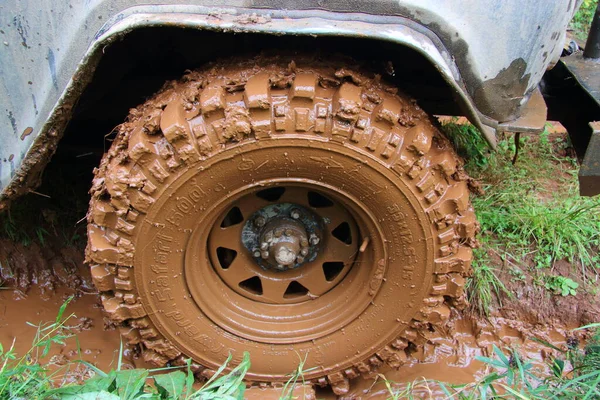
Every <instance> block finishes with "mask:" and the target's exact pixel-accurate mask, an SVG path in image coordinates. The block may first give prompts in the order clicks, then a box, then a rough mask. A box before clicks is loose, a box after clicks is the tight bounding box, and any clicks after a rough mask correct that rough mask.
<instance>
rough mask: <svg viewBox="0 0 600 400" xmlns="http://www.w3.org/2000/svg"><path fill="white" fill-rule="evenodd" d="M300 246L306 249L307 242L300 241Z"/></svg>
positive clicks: (304, 240)
mask: <svg viewBox="0 0 600 400" xmlns="http://www.w3.org/2000/svg"><path fill="white" fill-rule="evenodd" d="M300 246H302V247H308V240H306V239H302V240H301V241H300Z"/></svg>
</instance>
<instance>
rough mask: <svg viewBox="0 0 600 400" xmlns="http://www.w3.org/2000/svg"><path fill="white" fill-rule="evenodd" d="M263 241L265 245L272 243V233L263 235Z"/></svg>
mask: <svg viewBox="0 0 600 400" xmlns="http://www.w3.org/2000/svg"><path fill="white" fill-rule="evenodd" d="M264 240H265V242H267V243H271V242H272V241H273V232H271V231H269V232H267V233H265V237H264Z"/></svg>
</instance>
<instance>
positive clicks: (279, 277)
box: [208, 185, 360, 304]
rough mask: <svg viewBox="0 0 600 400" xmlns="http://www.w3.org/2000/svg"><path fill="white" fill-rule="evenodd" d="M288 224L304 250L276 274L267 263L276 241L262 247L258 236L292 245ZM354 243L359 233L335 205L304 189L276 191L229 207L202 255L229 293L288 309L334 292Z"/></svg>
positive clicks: (257, 193) (352, 255) (251, 196)
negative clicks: (207, 256) (298, 235)
mask: <svg viewBox="0 0 600 400" xmlns="http://www.w3.org/2000/svg"><path fill="white" fill-rule="evenodd" d="M242 210H243V211H242ZM293 217H296V218H293ZM294 224H295V225H298V226H299V229H302V230H303V231H304V232H303V233H305V236H303V237H302V238H301V239H300V240H296V241H297V242H301V241H302V242H303V243H304V244H305V245H306V246H305V247H301V246H296V247H301V248H299V249H296V250H300V251H304V253H305V254H302V253H300V252H296V253H294V258H295V260H294V261H295V262H293V263H291V265H289V266H286V267H283V268H284V270H282V265H279V268H277V267H276V266H275V261H276V260H273V257H274V255H273V253H274V252H275V251H276V246H277V244H279V243H277V244H275V245H273V241H275V240H277V237H269V238H268V239H269V240H270V241H271V243H267V241H264V240H262V239H261V236H262V237H264V236H265V234H266V235H269V236H279V237H281V238H284V239H285V238H286V237H287V238H291V240H290V241H289V243H291V244H292V245H294V244H297V243H294V240H293V239H294V238H295V237H294V233H295V232H296V231H297V230H299V229H294ZM273 226H274V228H273ZM273 231H275V233H274V235H272V232H273ZM288 233H289V234H288ZM359 240H360V237H359V228H358V226H357V225H356V222H355V221H354V218H353V217H352V215H351V214H350V213H349V212H348V210H347V209H346V208H345V207H343V206H342V205H341V204H339V203H337V202H334V201H332V200H331V199H329V198H328V197H327V196H325V195H323V194H321V193H319V192H317V191H314V190H312V189H311V188H310V187H307V186H287V185H279V186H274V187H272V188H269V189H261V190H257V191H254V192H251V193H249V194H246V195H244V196H242V197H241V198H239V199H238V200H237V201H235V202H233V203H232V204H231V206H230V208H229V210H228V211H226V213H225V214H224V215H223V214H221V216H219V218H217V220H216V223H215V224H214V225H213V228H212V229H211V232H210V235H209V238H208V251H209V254H210V260H211V264H212V267H213V269H214V270H215V272H216V273H217V274H218V275H219V276H220V277H221V279H222V280H223V282H224V283H225V284H226V285H227V286H228V287H229V288H231V289H232V290H234V291H236V292H237V293H239V294H241V295H242V296H245V297H247V298H249V299H252V300H255V301H257V302H263V303H270V304H293V303H301V302H303V301H308V300H312V299H315V298H317V297H320V296H322V295H323V294H325V293H327V292H328V291H329V290H332V289H333V288H335V287H336V286H337V285H338V284H339V283H340V282H341V281H342V280H343V279H344V277H346V275H347V273H348V271H349V270H350V269H351V268H352V267H353V266H354V264H355V260H356V258H357V256H358V253H359V244H360V243H359ZM269 244H270V246H269ZM261 246H262V247H263V248H262V249H261ZM241 253H245V254H241ZM238 255H239V257H238ZM249 258H252V259H253V261H254V262H252V261H250V260H249Z"/></svg>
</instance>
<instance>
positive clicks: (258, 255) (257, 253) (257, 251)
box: [253, 249, 260, 258]
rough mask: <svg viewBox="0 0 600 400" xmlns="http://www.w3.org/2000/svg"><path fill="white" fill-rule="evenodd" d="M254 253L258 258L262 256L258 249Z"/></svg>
mask: <svg viewBox="0 0 600 400" xmlns="http://www.w3.org/2000/svg"><path fill="white" fill-rule="evenodd" d="M253 255H254V257H256V258H258V257H260V250H258V249H256V250H254V253H253Z"/></svg>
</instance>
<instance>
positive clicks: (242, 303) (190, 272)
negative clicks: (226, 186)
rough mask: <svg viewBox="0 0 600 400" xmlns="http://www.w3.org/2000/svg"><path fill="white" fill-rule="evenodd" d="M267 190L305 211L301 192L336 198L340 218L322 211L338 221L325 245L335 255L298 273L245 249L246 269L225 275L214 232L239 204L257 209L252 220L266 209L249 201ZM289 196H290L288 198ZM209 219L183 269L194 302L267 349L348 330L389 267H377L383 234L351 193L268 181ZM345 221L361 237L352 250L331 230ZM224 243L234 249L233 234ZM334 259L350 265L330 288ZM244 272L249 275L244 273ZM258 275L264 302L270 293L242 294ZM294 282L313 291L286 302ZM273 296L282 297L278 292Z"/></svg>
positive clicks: (241, 256) (231, 199) (232, 198)
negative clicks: (266, 264) (265, 263)
mask: <svg viewBox="0 0 600 400" xmlns="http://www.w3.org/2000/svg"><path fill="white" fill-rule="evenodd" d="M265 188H267V189H269V188H285V191H284V195H282V196H281V197H280V198H279V199H278V200H279V201H282V202H284V203H288V202H289V201H290V200H291V199H295V200H296V203H293V204H295V205H299V204H297V202H298V199H300V198H301V197H302V196H300V194H303V193H309V192H313V193H319V194H320V195H321V196H323V197H324V198H326V199H330V201H331V202H332V203H333V206H332V207H333V209H334V210H335V212H333V213H324V212H323V211H322V210H321V211H320V212H321V213H323V216H325V215H329V216H330V217H334V219H333V220H331V221H330V224H329V225H331V226H335V227H334V228H328V229H325V231H326V232H327V231H329V233H328V234H325V235H324V243H325V244H326V245H325V246H324V247H329V250H330V251H325V252H322V253H320V254H319V255H318V256H317V257H316V258H315V260H313V261H312V262H309V263H307V264H305V265H301V266H299V267H298V268H294V269H290V270H287V271H277V272H273V271H268V270H264V269H262V268H261V267H260V266H258V264H257V263H256V262H255V260H254V259H253V257H252V254H251V253H250V252H249V251H247V249H242V248H239V252H238V253H237V256H236V257H235V259H238V260H239V261H238V262H240V264H242V263H243V264H242V265H244V266H246V268H240V270H235V269H231V265H233V264H231V265H230V266H229V268H226V269H223V268H222V267H221V266H220V265H219V254H217V251H216V249H218V248H219V247H223V243H222V242H217V241H215V237H212V238H211V236H212V234H214V230H216V228H217V227H219V228H220V224H221V223H222V221H223V218H224V216H225V215H227V213H228V212H229V210H231V209H232V208H234V207H236V204H237V205H248V204H252V203H253V206H251V207H249V208H248V209H245V208H244V209H243V210H241V214H242V216H243V215H244V214H246V215H253V214H254V213H256V211H257V210H260V209H261V208H262V207H264V206H268V205H269V202H268V201H263V202H258V201H256V199H254V201H253V202H251V201H248V198H252V197H253V196H254V197H255V196H256V193H260V192H261V191H264V190H265ZM285 192H287V193H288V195H287V196H286V195H285ZM288 196H290V197H288ZM240 200H241V201H240ZM308 205H309V206H310V204H308ZM324 208H327V207H324ZM315 209H318V208H315ZM342 210H343V211H342ZM209 214H211V215H213V218H212V219H211V220H210V221H211V225H210V226H211V227H212V229H210V230H208V229H204V230H202V229H194V230H193V231H194V233H193V234H192V236H191V237H190V241H189V242H188V246H187V251H186V257H185V267H184V269H185V278H186V281H187V285H188V288H189V291H190V293H191V295H192V299H193V300H194V301H195V302H196V304H197V306H198V308H199V309H201V310H203V311H204V312H205V313H206V315H207V316H208V317H209V318H210V319H211V320H212V321H213V322H214V323H215V324H217V325H218V326H219V327H221V328H222V329H224V330H225V331H227V332H229V333H231V334H235V335H239V336H241V337H244V338H245V339H248V340H253V341H257V342H262V343H290V344H291V343H296V342H299V341H307V340H314V339H316V338H320V337H323V336H326V335H327V334H329V333H331V332H334V331H337V330H339V329H342V328H343V327H344V326H345V325H347V324H348V323H350V322H351V321H353V320H354V319H356V318H357V317H358V316H359V315H360V314H361V313H362V312H363V311H364V309H365V308H366V307H368V306H369V304H370V303H371V300H372V298H373V295H374V294H375V293H376V290H375V291H374V290H372V289H371V288H369V287H368V285H365V284H364V283H365V282H366V281H368V280H369V277H370V276H372V275H373V274H375V273H376V271H375V270H380V271H383V270H384V269H385V262H384V261H380V262H379V263H378V262H375V260H385V258H384V257H382V255H383V254H384V249H383V241H382V240H381V236H378V235H377V234H376V232H378V228H377V224H376V222H375V220H374V218H372V216H371V215H370V213H369V211H368V210H366V209H364V208H362V207H361V204H360V202H359V201H358V200H357V199H355V198H353V197H352V196H351V195H350V194H349V193H344V192H343V191H340V190H339V189H336V188H333V187H329V186H327V185H324V184H323V183H320V182H317V181H310V180H305V179H303V180H295V179H286V178H282V179H272V180H269V181H268V182H257V183H254V184H252V185H248V186H242V187H241V188H240V189H239V190H238V191H237V192H235V193H231V194H229V195H228V196H227V197H226V198H224V199H223V200H222V201H221V202H220V203H219V204H216V205H215V207H214V208H213V209H212V210H211V211H210V213H209ZM344 222H348V225H349V228H350V232H351V233H350V234H351V235H352V234H353V235H354V238H356V239H353V243H354V244H350V245H347V244H345V243H342V242H341V241H340V240H338V239H337V238H336V239H333V235H332V234H331V232H330V231H332V230H334V229H335V228H337V226H339V225H341V224H342V223H344ZM202 223H205V222H202ZM243 225H244V224H242V223H239V224H235V225H232V226H233V227H236V228H235V229H237V230H241V229H242V227H243ZM359 226H360V227H361V229H359ZM361 230H362V232H368V233H369V237H371V236H372V237H373V238H372V239H369V243H370V244H369V246H368V247H367V248H365V249H364V251H363V252H362V253H361V252H360V251H359V245H358V243H359V242H362V237H363V236H361ZM239 233H241V232H238V234H239ZM235 235H236V236H237V234H235ZM217 237H218V236H217ZM221 238H223V239H224V240H225V243H229V244H224V245H225V246H227V245H229V246H230V247H234V246H231V243H233V241H231V240H228V238H229V235H223V236H222V237H221ZM211 239H212V240H211ZM238 240H239V239H238ZM334 240H335V241H334ZM202 243H204V244H208V249H209V251H206V250H204V249H203V247H202V246H201V245H200V244H202ZM238 246H239V245H238ZM205 247H206V246H205ZM332 254H334V255H335V256H334V258H336V259H338V260H342V262H343V263H344V267H343V268H342V269H341V270H340V271H339V273H338V274H337V275H336V276H335V278H334V279H333V280H332V281H331V282H329V281H327V280H326V279H322V278H323V276H324V274H325V270H324V269H323V267H322V265H323V264H324V263H325V262H329V261H328V260H329V259H330V258H331V257H330V255H332ZM340 254H342V255H345V256H346V257H347V258H346V259H345V260H344V259H340V258H339V257H338V255H340ZM234 261H235V260H234ZM357 266H360V267H357ZM227 272H236V274H231V275H227ZM240 272H243V273H245V274H246V275H239V274H238V273H240ZM381 273H383V272H381ZM232 276H233V277H232ZM257 276H258V277H259V279H261V284H262V287H263V293H269V294H270V296H269V297H265V296H264V294H263V295H257V294H252V293H251V291H249V290H247V288H244V287H242V288H240V286H239V283H241V282H245V281H248V280H249V279H253V278H256V277H257ZM198 277H201V279H199V278H198ZM293 282H298V283H300V284H301V285H302V286H303V287H304V288H306V289H309V290H308V292H306V293H304V292H301V293H300V294H299V295H295V296H290V297H287V298H286V297H285V290H286V289H288V288H290V286H291V287H292V290H294V289H295V288H294V286H296V285H294V284H293ZM316 283H320V284H322V286H320V287H315V286H314V285H313V284H316ZM310 286H312V288H309V287H310ZM296 288H297V286H296ZM310 289H312V290H314V291H315V292H317V293H322V294H321V295H315V293H311V292H310ZM274 292H276V293H277V294H273V293H274ZM217 310H218V311H217Z"/></svg>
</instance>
